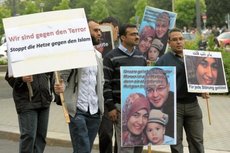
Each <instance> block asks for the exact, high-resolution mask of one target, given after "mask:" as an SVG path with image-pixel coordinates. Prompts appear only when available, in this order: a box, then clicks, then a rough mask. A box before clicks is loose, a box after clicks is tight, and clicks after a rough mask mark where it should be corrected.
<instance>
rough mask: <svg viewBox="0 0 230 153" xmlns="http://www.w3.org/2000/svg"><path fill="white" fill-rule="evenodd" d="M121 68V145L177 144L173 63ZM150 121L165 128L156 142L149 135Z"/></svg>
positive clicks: (150, 131)
mask: <svg viewBox="0 0 230 153" xmlns="http://www.w3.org/2000/svg"><path fill="white" fill-rule="evenodd" d="M120 72H121V109H122V110H121V133H122V138H121V145H122V146H123V147H133V146H147V145H148V144H152V145H162V144H163V145H170V144H176V72H175V67H169V66H168V67H167V66H158V67H157V66H154V67H151V66H128V67H125V66H124V67H123V66H122V67H121V70H120ZM153 94H155V96H154V97H155V98H153V96H151V95H153ZM157 95H158V96H157ZM159 104H161V105H159ZM159 110H162V112H160V111H159ZM155 119H157V120H155ZM158 123H159V124H158ZM152 124H154V125H156V124H157V126H159V127H161V128H162V130H163V129H164V130H165V132H164V133H160V134H159V138H158V140H159V141H158V142H154V140H153V139H152V137H151V135H152V131H154V130H150V129H152V127H151V126H152ZM135 125H136V126H135ZM164 130H163V131H164Z"/></svg>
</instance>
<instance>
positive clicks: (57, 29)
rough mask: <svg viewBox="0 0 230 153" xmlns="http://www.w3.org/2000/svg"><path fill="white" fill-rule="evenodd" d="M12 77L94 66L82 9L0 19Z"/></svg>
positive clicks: (91, 47)
mask: <svg viewBox="0 0 230 153" xmlns="http://www.w3.org/2000/svg"><path fill="white" fill-rule="evenodd" d="M3 24H4V28H5V35H6V40H7V44H8V55H9V64H10V66H11V67H12V75H13V76H14V77H18V76H23V75H28V74H37V73H43V72H50V71H57V70H64V69H71V68H78V67H86V66H93V65H96V58H95V54H94V47H93V44H92V41H91V36H90V32H89V28H88V24H87V20H86V16H85V12H84V9H72V10H62V11H52V12H43V13H37V14H31V15H24V16H18V17H11V18H5V19H3Z"/></svg>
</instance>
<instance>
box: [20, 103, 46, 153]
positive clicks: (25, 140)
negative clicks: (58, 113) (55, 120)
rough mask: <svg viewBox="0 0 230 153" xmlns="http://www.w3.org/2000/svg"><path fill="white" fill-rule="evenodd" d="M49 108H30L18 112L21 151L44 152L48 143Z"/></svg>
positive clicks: (22, 152)
mask: <svg viewBox="0 0 230 153" xmlns="http://www.w3.org/2000/svg"><path fill="white" fill-rule="evenodd" d="M48 119H49V108H43V109H34V110H28V111H26V112H22V113H19V114H18V121H19V128H20V141H19V153H33V152H34V153H43V152H44V149H45V145H46V134H47V128H48Z"/></svg>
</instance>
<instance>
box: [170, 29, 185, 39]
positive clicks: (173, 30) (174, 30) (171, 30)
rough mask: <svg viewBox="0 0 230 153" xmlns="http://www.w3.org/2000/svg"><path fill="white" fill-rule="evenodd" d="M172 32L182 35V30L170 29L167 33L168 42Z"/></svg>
mask: <svg viewBox="0 0 230 153" xmlns="http://www.w3.org/2000/svg"><path fill="white" fill-rule="evenodd" d="M172 32H181V33H182V30H181V29H179V28H172V29H170V30H169V32H168V39H169V40H170V34H171V33H172Z"/></svg>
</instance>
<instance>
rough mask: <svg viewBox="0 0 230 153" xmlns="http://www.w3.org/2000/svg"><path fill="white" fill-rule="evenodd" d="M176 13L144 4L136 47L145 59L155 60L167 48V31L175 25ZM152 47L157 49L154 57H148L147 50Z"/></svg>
mask: <svg viewBox="0 0 230 153" xmlns="http://www.w3.org/2000/svg"><path fill="white" fill-rule="evenodd" d="M176 16H177V14H176V13H174V12H170V11H166V10H162V9H158V8H154V7H150V6H146V7H145V11H144V15H143V19H142V22H141V24H140V27H139V36H140V42H139V45H138V48H139V50H140V51H141V52H143V53H144V55H146V57H147V60H154V61H156V60H157V57H160V56H162V55H163V54H164V53H165V52H166V50H167V41H168V31H169V30H170V29H172V28H174V26H175V22H176ZM151 47H154V48H155V49H157V51H158V56H157V57H155V59H149V57H148V51H149V50H150V48H151Z"/></svg>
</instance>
